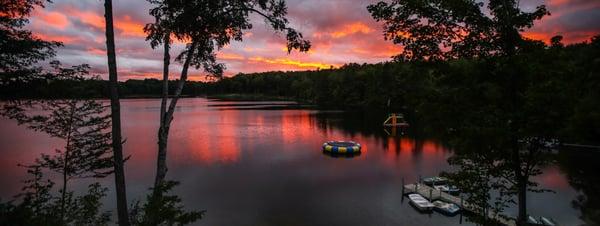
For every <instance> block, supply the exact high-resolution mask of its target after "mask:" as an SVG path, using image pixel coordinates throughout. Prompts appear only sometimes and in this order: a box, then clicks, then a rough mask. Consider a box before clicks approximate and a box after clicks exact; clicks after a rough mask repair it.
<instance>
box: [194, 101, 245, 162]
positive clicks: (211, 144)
mask: <svg viewBox="0 0 600 226" xmlns="http://www.w3.org/2000/svg"><path fill="white" fill-rule="evenodd" d="M238 123H239V122H238V112H237V111H222V112H219V115H218V116H217V117H216V118H215V122H212V123H206V124H205V126H203V127H199V128H194V129H189V130H187V131H186V133H187V136H184V137H185V138H184V139H185V140H186V141H187V143H188V147H187V148H186V149H187V150H189V151H190V152H191V155H192V156H193V157H194V158H195V159H197V160H198V161H199V162H200V163H205V164H211V163H215V162H221V163H234V162H237V161H238V160H239V158H240V143H239V140H238V138H237V132H238V131H237V130H236V128H237V127H238ZM211 138H212V139H211Z"/></svg>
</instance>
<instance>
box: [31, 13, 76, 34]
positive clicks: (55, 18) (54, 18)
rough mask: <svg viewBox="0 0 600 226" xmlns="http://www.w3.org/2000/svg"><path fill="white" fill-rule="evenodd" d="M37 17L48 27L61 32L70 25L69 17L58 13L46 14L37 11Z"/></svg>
mask: <svg viewBox="0 0 600 226" xmlns="http://www.w3.org/2000/svg"><path fill="white" fill-rule="evenodd" d="M36 16H37V17H38V18H39V19H40V20H41V21H43V22H44V23H46V24H47V25H50V26H52V27H55V28H59V29H61V30H63V29H65V28H66V27H67V26H69V24H70V23H69V20H68V19H67V16H65V15H63V14H61V13H57V12H44V11H42V10H39V11H37V13H36Z"/></svg>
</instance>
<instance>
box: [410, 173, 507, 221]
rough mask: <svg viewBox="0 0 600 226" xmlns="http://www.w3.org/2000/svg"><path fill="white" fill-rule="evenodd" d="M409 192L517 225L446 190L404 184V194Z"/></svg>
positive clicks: (420, 184) (416, 184)
mask: <svg viewBox="0 0 600 226" xmlns="http://www.w3.org/2000/svg"><path fill="white" fill-rule="evenodd" d="M409 193H417V194H420V195H422V196H423V197H425V198H427V199H429V201H433V200H442V201H444V202H450V203H454V204H456V205H458V206H460V208H461V209H462V210H465V211H469V212H472V213H478V214H487V217H488V218H489V219H494V220H496V221H497V222H499V223H501V224H503V225H507V226H516V225H517V224H516V222H515V221H514V220H511V219H506V218H504V217H502V216H500V215H499V214H498V213H496V212H494V211H492V210H487V211H484V210H483V209H482V208H481V207H480V206H477V205H473V204H470V203H467V202H465V201H464V200H463V199H462V198H460V197H456V196H453V195H450V194H448V193H446V192H442V191H441V190H437V189H435V188H432V187H430V186H428V185H425V184H423V183H415V184H407V185H404V186H403V189H402V195H405V194H409ZM485 212H487V213H485Z"/></svg>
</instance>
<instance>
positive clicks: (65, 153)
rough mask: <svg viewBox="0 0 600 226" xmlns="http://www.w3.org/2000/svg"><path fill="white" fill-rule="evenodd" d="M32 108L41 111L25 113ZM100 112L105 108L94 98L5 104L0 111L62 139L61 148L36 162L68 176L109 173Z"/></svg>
mask: <svg viewBox="0 0 600 226" xmlns="http://www.w3.org/2000/svg"><path fill="white" fill-rule="evenodd" d="M21 103H22V102H21ZM32 108H33V109H32ZM36 108H37V109H36ZM36 110H38V111H40V110H41V111H43V112H45V114H44V113H43V114H38V115H29V114H27V113H28V112H35V111H36ZM104 112H105V107H104V106H103V105H102V104H101V103H99V102H97V101H94V100H82V101H78V100H53V101H44V102H30V103H28V104H20V103H19V104H14V105H11V104H8V105H5V106H4V109H3V111H2V114H3V115H4V116H7V117H9V118H12V119H15V120H17V122H18V123H19V124H25V125H27V127H28V128H30V129H33V130H35V131H40V132H44V133H46V134H48V135H50V136H51V137H56V138H60V139H62V140H64V141H65V147H64V149H62V150H60V149H57V150H55V151H56V155H54V156H50V155H47V154H42V156H41V158H40V159H37V160H36V164H37V165H39V166H41V167H44V168H48V169H50V170H53V171H56V172H58V173H61V174H65V175H66V176H67V179H72V178H86V177H105V176H107V175H109V174H110V173H111V171H110V170H107V169H108V168H110V167H111V166H112V161H111V156H110V155H109V151H110V150H109V149H110V146H109V144H110V132H107V131H106V130H107V128H108V127H109V126H110V121H109V120H108V119H109V115H106V114H104Z"/></svg>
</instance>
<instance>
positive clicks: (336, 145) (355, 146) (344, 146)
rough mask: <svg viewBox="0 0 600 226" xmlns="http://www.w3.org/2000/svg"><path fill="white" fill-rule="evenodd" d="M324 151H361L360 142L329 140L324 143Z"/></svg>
mask: <svg viewBox="0 0 600 226" xmlns="http://www.w3.org/2000/svg"><path fill="white" fill-rule="evenodd" d="M323 151H325V152H329V153H332V154H355V153H360V144H359V143H356V142H354V141H327V142H325V143H323Z"/></svg>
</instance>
